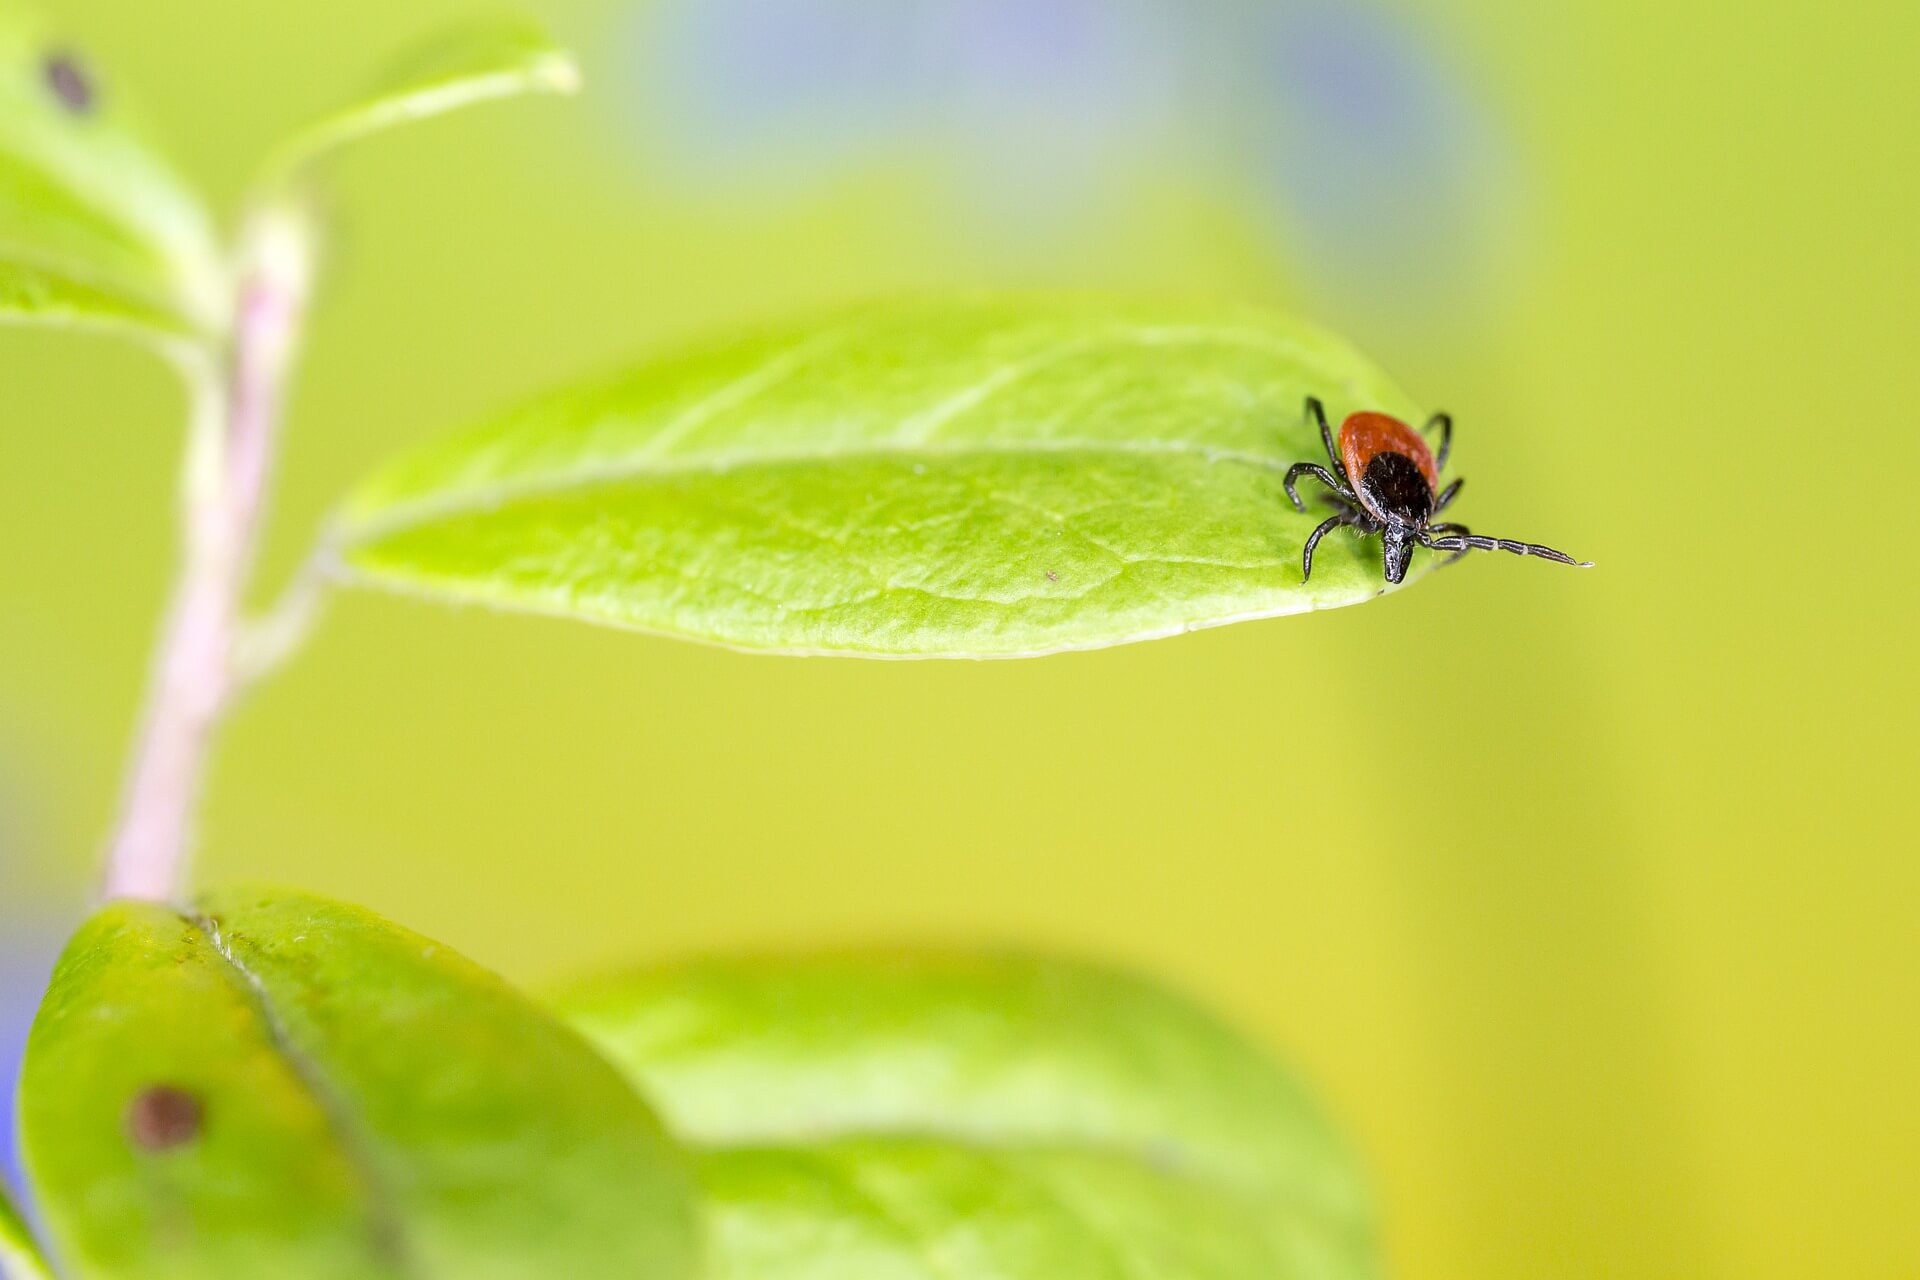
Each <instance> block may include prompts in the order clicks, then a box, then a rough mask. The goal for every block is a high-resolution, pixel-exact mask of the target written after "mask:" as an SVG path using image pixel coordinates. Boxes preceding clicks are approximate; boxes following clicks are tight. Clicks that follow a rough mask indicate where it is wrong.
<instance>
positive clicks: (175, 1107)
mask: <svg viewBox="0 0 1920 1280" xmlns="http://www.w3.org/2000/svg"><path fill="white" fill-rule="evenodd" d="M205 1120H206V1112H205V1109H204V1108H203V1107H202V1106H201V1105H200V1099H198V1098H196V1097H195V1096H194V1095H192V1094H191V1093H188V1092H187V1091H186V1090H185V1089H176V1088H174V1087H173V1086H172V1085H167V1084H157V1085H154V1086H152V1087H151V1088H148V1089H144V1090H142V1091H141V1092H140V1093H139V1094H138V1095H137V1096H136V1097H135V1098H134V1100H133V1102H132V1104H131V1105H129V1106H128V1107H127V1136H128V1137H129V1138H132V1139H133V1145H134V1146H136V1147H139V1148H140V1149H141V1150H142V1151H171V1150H173V1149H174V1148H175V1147H184V1146H185V1145H186V1144H187V1143H189V1142H192V1141H193V1140H194V1139H195V1138H197V1137H199V1136H200V1129H201V1127H202V1125H203V1124H204V1123H205Z"/></svg>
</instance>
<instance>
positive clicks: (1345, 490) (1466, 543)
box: [1286, 396, 1593, 584]
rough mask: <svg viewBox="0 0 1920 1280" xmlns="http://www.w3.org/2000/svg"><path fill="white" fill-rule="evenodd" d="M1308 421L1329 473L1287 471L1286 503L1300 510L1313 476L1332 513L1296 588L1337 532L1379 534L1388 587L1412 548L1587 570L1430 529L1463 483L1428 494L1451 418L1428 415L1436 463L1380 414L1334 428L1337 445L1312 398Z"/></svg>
mask: <svg viewBox="0 0 1920 1280" xmlns="http://www.w3.org/2000/svg"><path fill="white" fill-rule="evenodd" d="M1307 418H1308V420H1309V421H1311V422H1313V423H1315V424H1316V425H1318V426H1319V428H1320V442H1321V443H1322V444H1324V445H1326V447H1327V461H1328V462H1331V463H1332V464H1333V470H1331V471H1329V470H1327V468H1325V467H1323V466H1321V465H1320V464H1319V463H1317V462H1300V463H1295V464H1294V466H1293V467H1292V468H1291V469H1290V470H1289V471H1288V472H1287V484H1286V488H1287V497H1289V498H1290V499H1292V500H1293V505H1294V507H1295V509H1297V510H1299V511H1301V512H1304V511H1306V509H1307V504H1306V503H1304V502H1302V501H1300V494H1299V492H1298V490H1297V489H1296V486H1297V485H1298V484H1299V483H1300V481H1301V479H1302V477H1305V476H1312V477H1313V478H1314V479H1316V480H1318V481H1320V483H1322V484H1324V485H1326V486H1327V488H1328V489H1329V490H1330V493H1329V494H1328V500H1329V501H1330V502H1331V503H1332V504H1333V506H1334V507H1336V508H1338V510H1337V512H1336V514H1334V515H1333V516H1331V517H1330V518H1328V519H1327V520H1326V521H1324V522H1323V523H1322V524H1321V525H1320V527H1319V528H1317V529H1315V530H1314V531H1313V533H1312V535H1311V536H1310V537H1308V538H1307V546H1306V550H1305V552H1304V553H1303V554H1302V555H1301V557H1300V572H1301V579H1300V580H1301V581H1302V582H1305V581H1307V580H1308V579H1310V578H1312V577H1313V551H1314V548H1315V547H1318V546H1319V545H1320V539H1322V538H1324V537H1326V536H1327V535H1328V534H1330V533H1332V532H1333V531H1334V530H1335V529H1338V528H1341V527H1343V526H1344V527H1346V528H1349V529H1355V530H1358V531H1359V534H1360V536H1361V537H1363V538H1371V537H1372V536H1373V535H1374V534H1376V533H1377V534H1380V535H1381V537H1382V552H1381V558H1382V560H1383V561H1384V563H1385V566H1386V573H1387V581H1388V582H1389V583H1394V584H1398V583H1400V582H1402V581H1403V580H1405V578H1406V576H1407V565H1408V563H1409V562H1411V561H1412V559H1413V549H1414V548H1415V547H1416V546H1420V547H1426V548H1428V549H1430V550H1433V551H1451V552H1453V553H1454V555H1453V559H1454V560H1458V559H1459V558H1460V557H1461V556H1464V555H1465V554H1467V552H1469V551H1511V552H1512V553H1513V554H1514V555H1517V556H1539V557H1540V558H1542V559H1544V560H1552V561H1554V562H1555V563H1557V564H1570V565H1574V566H1576V567H1578V568H1581V569H1591V568H1592V567H1593V566H1592V565H1591V564H1589V563H1587V562H1585V561H1581V560H1575V559H1574V558H1573V557H1572V556H1570V555H1568V554H1567V553H1566V552H1564V551H1555V550H1554V549H1553V548H1552V547H1542V546H1538V545H1536V544H1534V543H1531V542H1513V541H1511V540H1509V539H1506V538H1482V537H1476V536H1475V535H1474V534H1473V532H1472V531H1471V530H1470V529H1468V528H1467V526H1465V525H1463V524H1441V523H1436V522H1435V517H1437V516H1439V515H1440V513H1441V512H1443V511H1445V510H1446V509H1447V508H1448V507H1449V506H1452V505H1453V500H1454V499H1455V498H1457V497H1459V496H1460V486H1461V485H1463V484H1465V483H1466V481H1464V480H1455V481H1454V482H1453V483H1452V484H1450V485H1448V486H1447V487H1446V488H1445V489H1444V490H1440V491H1439V493H1438V496H1436V495H1435V490H1439V489H1440V473H1441V472H1442V471H1443V470H1445V469H1446V465H1447V455H1448V454H1449V453H1451V452H1452V450H1453V419H1452V418H1450V417H1448V416H1447V415H1446V414H1444V413H1437V414H1435V415H1434V416H1433V419H1432V421H1430V422H1428V423H1427V426H1426V430H1428V431H1434V430H1438V431H1439V432H1440V456H1439V457H1438V458H1437V459H1436V458H1435V457H1434V454H1433V450H1432V449H1430V448H1428V446H1427V442H1426V440H1425V439H1424V438H1423V437H1422V436H1421V434H1420V433H1419V432H1418V431H1415V430H1414V429H1413V428H1412V427H1409V426H1408V425H1407V424H1406V423H1404V422H1402V421H1400V420H1399V419H1398V418H1390V417H1388V416H1387V415H1386V414H1384V413H1356V414H1353V415H1352V416H1350V417H1349V418H1348V419H1347V420H1346V421H1345V422H1343V423H1341V424H1340V441H1339V444H1338V445H1336V444H1335V443H1334V439H1333V428H1332V427H1330V426H1328V425H1327V411H1326V409H1325V408H1324V407H1322V406H1321V404H1320V402H1319V401H1318V400H1316V399H1314V398H1313V397H1312V396H1308V397H1307ZM1447 563H1449V564H1451V563H1453V561H1452V560H1449V561H1448V562H1447Z"/></svg>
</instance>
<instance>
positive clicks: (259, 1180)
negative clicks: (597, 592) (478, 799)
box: [21, 893, 693, 1280]
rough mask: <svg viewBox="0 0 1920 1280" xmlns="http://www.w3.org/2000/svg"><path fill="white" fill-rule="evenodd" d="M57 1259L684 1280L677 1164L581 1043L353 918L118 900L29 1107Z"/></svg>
mask: <svg viewBox="0 0 1920 1280" xmlns="http://www.w3.org/2000/svg"><path fill="white" fill-rule="evenodd" d="M21 1120H22V1124H21V1128H22V1134H23V1148H24V1152H25V1155H26V1160H27V1165H28V1169H29V1172H30V1174H31V1175H32V1177H33V1180H34V1185H35V1188H36V1190H37V1193H38V1195H39V1197H40V1203H41V1205H42V1207H43V1209H44V1211H45V1214H46V1218H47V1222H48V1226H49V1228H50V1243H51V1244H52V1245H53V1246H54V1249H55V1252H56V1254H57V1255H58V1256H60V1257H61V1258H62V1259H63V1260H64V1261H65V1262H67V1263H68V1264H69V1265H70V1266H71V1267H73V1268H74V1269H75V1270H76V1271H78V1272H80V1273H81V1274H84V1275H86V1276H88V1277H105V1278H108V1280H112V1278H115V1277H136V1276H137V1277H141V1278H142V1280H148V1278H154V1280H164V1278H168V1277H180V1278H181V1280H185V1278H187V1277H202V1276H269V1275H270V1276H275V1277H286V1278H290V1280H298V1278H300V1277H338V1276H343V1275H351V1276H366V1277H394V1278H396V1280H420V1278H422V1277H443V1276H444V1277H459V1278H460V1280H485V1278H486V1277H503V1278H504V1277H521V1276H528V1275H552V1276H568V1277H587V1278H591V1277H601V1276H604V1277H609V1278H611V1277H622V1278H627V1280H630V1278H632V1277H660V1278H662V1280H667V1278H677V1277H682V1276H686V1275H688V1274H690V1270H691V1265H692V1254H693V1243H692V1220H691V1215H692V1210H691V1200H690V1187H689V1172H688V1170H687V1168H686V1166H685V1163H684V1157H683V1156H682V1155H681V1154H680V1153H679V1152H678V1150H677V1148H675V1147H673V1146H672V1144H671V1143H670V1142H669V1141H668V1140H667V1139H666V1138H665V1137H664V1136H663V1135H662V1133H661V1131H660V1129H659V1127H658V1124H657V1122H656V1121H655V1119H654V1117H653V1115H652V1113H651V1112H649V1111H648V1109H647V1107H646V1106H645V1104H643V1103H642V1102H641V1101H640V1099H639V1097H638V1096H637V1095H636V1094H635V1093H634V1092H633V1091H632V1090H631V1089H630V1088H629V1087H628V1086H627V1085H626V1084H625V1083H624V1082H623V1081H622V1079H621V1078H620V1076H619V1075H618V1074H617V1073H616V1072H615V1071H613V1070H612V1069H611V1068H610V1067H609V1066H608V1065H607V1064H606V1063H605V1062H604V1061H603V1060H602V1059H600V1058H599V1057H598V1056H597V1055H595V1054H594V1053H593V1052H592V1051H591V1049H589V1048H588V1047H587V1045H585V1044H584V1043H583V1042H582V1041H581V1039H580V1038H579V1037H578V1036H577V1035H576V1034H574V1033H573V1032H572V1031H569V1030H567V1029H566V1028H564V1027H563V1026H561V1025H560V1024H559V1023H557V1022H555V1021H554V1020H553V1019H552V1018H551V1017H549V1016H548V1015H546V1014H544V1013H542V1012H540V1011H539V1010H537V1009H536V1008H535V1007H534V1006H533V1005H531V1004H530V1003H529V1002H527V1001H526V1000H525V999H523V998H522V997H521V996H519V995H517V994H516V993H514V992H513V991H511V990H510V989H508V988H507V987H506V986H505V984H503V983H501V982H500V981H499V980H498V979H496V978H494V977H492V976H490V975H489V974H487V973H485V972H483V971H481V970H480V969H478V968H476V967H475V966H474V965H472V964H471V963H469V962H467V961H466V960H463V959H461V958H460V957H459V956H457V955H455V954H454V953H453V952H451V951H449V950H448V949H447V948H445V947H442V946H438V945H436V944H434V943H431V942H429V941H427V940H425V939H423V938H420V937H418V936H416V935H413V934H410V933H407V932H405V931H404V930H401V929H398V928H396V927H394V926H393V925H390V924H387V923H386V922H384V921H382V920H379V919H377V918H376V917H374V916H372V915H369V914H368V913H366V912H364V911H360V910H358V909H355V908H352V907H347V906H341V905H338V904H334V903H330V902H326V901H323V900H320V899H316V898H310V897H304V896H300V895H295V894H287V893H256V894H239V893H230V894H222V895H217V896H215V897H213V898H211V899H209V900H208V901H206V902H205V903H204V904H203V906H202V914H199V915H192V916H185V915H181V914H178V913H176V912H174V911H172V910H169V909H167V908H164V907H160V906H155V905H151V904H140V903H121V904H117V905H114V906H110V907H108V908H106V909H105V910H103V911H102V912H101V913H100V914H99V915H97V916H96V917H95V918H94V919H93V920H92V921H90V922H89V923H88V924H87V925H85V926H84V927H83V928H82V929H81V930H80V932H79V934H78V935H77V936H76V937H75V939H74V940H73V942H72V943H71V944H70V945H69V946H68V948H67V951H66V954H65V955H64V956H63V957H62V959H61V961H60V964H59V966H58V968H57V969H56V971H55V975H54V979H53V985H52V989H51V990H50V992H49V994H48V996H47V1000H46V1003H45V1005H44V1006H43V1007H42V1009H41V1012H40V1015H39V1017H38V1019H37V1020H36V1022H35V1024H34V1028H33V1032H32V1035H31V1037H30V1040H29V1043H28V1048H27V1056H26V1061H25V1065H24V1067H23V1075H22V1087H21Z"/></svg>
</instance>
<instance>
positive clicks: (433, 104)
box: [271, 19, 580, 175]
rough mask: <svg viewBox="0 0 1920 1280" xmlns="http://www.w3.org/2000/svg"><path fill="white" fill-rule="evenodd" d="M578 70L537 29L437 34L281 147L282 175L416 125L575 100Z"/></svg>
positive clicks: (515, 26) (505, 26)
mask: <svg viewBox="0 0 1920 1280" xmlns="http://www.w3.org/2000/svg"><path fill="white" fill-rule="evenodd" d="M579 88H580V68H579V66H578V64H576V63H575V62H574V60H573V55H572V54H570V53H568V52H567V51H566V50H564V49H562V48H560V47H559V46H558V45H556V44H555V43H554V42H553V40H552V39H551V38H550V37H549V36H548V35H547V33H546V32H545V31H544V30H542V29H541V28H540V27H539V26H538V25H536V24H534V23H531V22H528V21H525V20H520V19H505V20H500V21H495V22H489V23H484V24H480V25H475V26H469V27H462V28H460V29H458V30H454V31H447V32H442V33H440V34H439V35H437V36H435V37H433V38H432V39H431V40H429V41H427V42H426V43H424V44H422V45H420V46H419V47H418V48H416V49H414V50H412V51H411V52H409V53H408V54H406V55H405V56H404V57H402V58H401V59H400V60H399V61H398V62H396V63H395V64H394V65H393V66H392V67H391V68H390V69H389V70H388V72H387V74H386V75H385V76H383V77H382V78H381V79H380V81H379V83H378V84H376V85H375V86H374V87H373V88H372V89H371V90H370V91H369V92H368V93H367V94H366V96H365V97H363V98H361V99H360V100H359V101H358V102H355V103H353V104H352V105H350V106H346V107H343V108H341V109H340V110H339V111H336V112H335V113H334V114H332V115H330V116H327V117H326V118H325V119H322V120H319V121H316V122H315V123H314V124H312V125H310V126H308V128H307V129H306V130H305V131H304V132H302V133H300V134H298V135H297V136H295V137H294V138H293V139H292V140H290V141H289V142H288V143H286V144H285V146H284V147H283V148H282V149H281V150H280V152H279V153H278V155H277V156H276V158H275V161H274V163H273V165H272V166H271V169H272V171H273V172H275V173H276V174H281V175H284V174H285V173H287V172H290V171H292V170H295V169H298V168H300V167H301V166H303V165H306V164H309V163H311V162H312V161H314V160H316V159H318V158H320V157H321V156H323V155H325V154H326V153H328V152H331V151H333V150H336V149H337V148H339V147H342V146H345V145H347V144H348V143H351V142H355V141H357V140H359V139H361V138H364V137H366V136H367V135H368V134H373V133H379V132H381V131H382V130H385V129H391V128H394V127H396V126H399V125H405V124H411V123H412V122H414V121H416V120H427V119H431V118H432V117H434V116H438V115H445V114H446V113H448V112H450V111H458V110H460V109H461V108H463V107H470V106H473V105H475V104H477V103H482V102H492V101H495V100H497V99H501V98H512V97H518V96H520V95H522V94H529V93H563V94H565V93H575V92H578V91H579Z"/></svg>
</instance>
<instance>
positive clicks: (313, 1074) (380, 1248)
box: [187, 915, 426, 1280]
mask: <svg viewBox="0 0 1920 1280" xmlns="http://www.w3.org/2000/svg"><path fill="white" fill-rule="evenodd" d="M187 919H188V921H189V922H190V923H191V924H192V925H193V927H194V928H195V929H197V930H199V931H200V933H201V935H202V936H203V937H205V938H206V940H207V944H208V945H209V946H211V947H212V948H213V952H214V954H215V955H217V956H219V957H220V958H221V960H223V961H225V962H226V964H227V966H228V968H229V969H230V970H232V972H233V974H234V976H235V977H236V978H237V979H238V980H239V982H240V984H241V985H242V986H243V987H245V988H246V990H247V992H248V995H249V997H250V998H251V999H252V1001H253V1004H254V1007H255V1009H256V1010H257V1011H258V1013H259V1015H260V1022H261V1026H262V1027H263V1028H264V1029H265V1031H266V1033H267V1039H268V1041H269V1043H270V1044H271V1045H272V1046H273V1048H274V1050H275V1051H276V1052H277V1053H278V1054H279V1055H280V1058H281V1060H282V1061H284V1062H285V1063H286V1064H287V1066H288V1068H289V1069H290V1070H291V1071H292V1072H293V1074H294V1077H295V1078H296V1079H297V1080H299V1082H300V1084H301V1085H302V1086H303V1087H304V1088H305V1089H306V1091H307V1093H308V1094H309V1095H310V1096H311V1097H312V1098H313V1101H314V1103H315V1105H316V1106H318V1107H319V1108H320V1112H321V1114H322V1115H323V1116H324V1117H325V1118H326V1122H327V1128H328V1129H329V1130H330V1131H331V1132H332V1134H333V1137H334V1140H335V1142H337V1143H338V1144H339V1148H340V1152H341V1154H342V1155H343V1156H344V1157H345V1159H346V1162H347V1164H348V1166H349V1167H350V1168H352V1169H353V1171H354V1173H355V1174H356V1175H358V1177H359V1179H360V1181H361V1183H362V1185H363V1187H364V1188H365V1190H366V1193H367V1205H366V1215H367V1228H368V1235H369V1237H370V1244H371V1247H372V1248H373V1250H374V1252H375V1254H376V1256H378V1257H380V1258H381V1259H382V1260H383V1261H384V1262H386V1263H387V1264H388V1265H390V1266H391V1267H392V1269H393V1272H394V1274H395V1275H396V1276H399V1277H402V1280H425V1275H426V1273H425V1272H424V1271H422V1270H421V1269H420V1267H419V1265H418V1264H417V1262H416V1260H415V1257H414V1254H413V1250H412V1248H411V1247H410V1246H409V1243H408V1238H407V1232H406V1226H405V1224H404V1223H403V1222H402V1220H401V1218H400V1215H399V1214H398V1213H397V1212H396V1209H395V1206H396V1204H397V1203H398V1192H397V1188H396V1187H395V1186H394V1185H393V1183H392V1181H391V1180H390V1179H389V1178H387V1176H386V1175H385V1174H384V1173H383V1172H382V1171H381V1168H380V1162H379V1159H378V1158H377V1157H376V1156H375V1155H374V1153H373V1149H372V1146H373V1144H372V1143H371V1142H370V1141H369V1139H368V1137H367V1135H366V1134H365V1133H364V1132H362V1131H361V1129H360V1126H359V1125H358V1124H357V1123H356V1122H355V1121H354V1119H353V1113H352V1110H351V1109H350V1108H349V1107H348V1106H347V1103H346V1100H345V1099H344V1098H343V1097H342V1096H341V1095H340V1093H339V1091H338V1090H336V1089H335V1088H334V1087H333V1084H332V1082H331V1081H329V1080H328V1079H327V1076H326V1073H325V1072H324V1071H322V1070H321V1068H320V1064H319V1063H317V1062H315V1061H314V1060H313V1059H312V1058H311V1057H310V1056H309V1055H308V1054H307V1053H306V1052H305V1051H304V1050H303V1049H301V1047H300V1046H299V1045H298V1044H297V1043H296V1042H295V1041H294V1038H293V1034H292V1032H291V1031H289V1030H288V1028H287V1025H286V1023H285V1022H283V1021H282V1020H281V1018H280V1014H279V1012H278V1010H277V1009H275V1007H274V1004H273V998H272V995H271V994H270V993H269V992H268V990H267V985H266V983H265V982H264V981H263V980H262V979H261V978H260V975H259V974H257V973H255V972H254V971H253V970H252V969H251V968H249V967H248V965H247V963H246V962H245V961H244V960H242V959H241V958H240V957H239V955H238V954H237V953H236V952H235V950H234V948H233V944H232V943H230V942H229V941H228V940H227V939H226V938H225V937H224V936H222V934H221V932H220V926H219V924H218V922H217V921H215V920H213V919H210V918H208V917H205V916H200V915H190V916H188V917H187Z"/></svg>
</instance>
